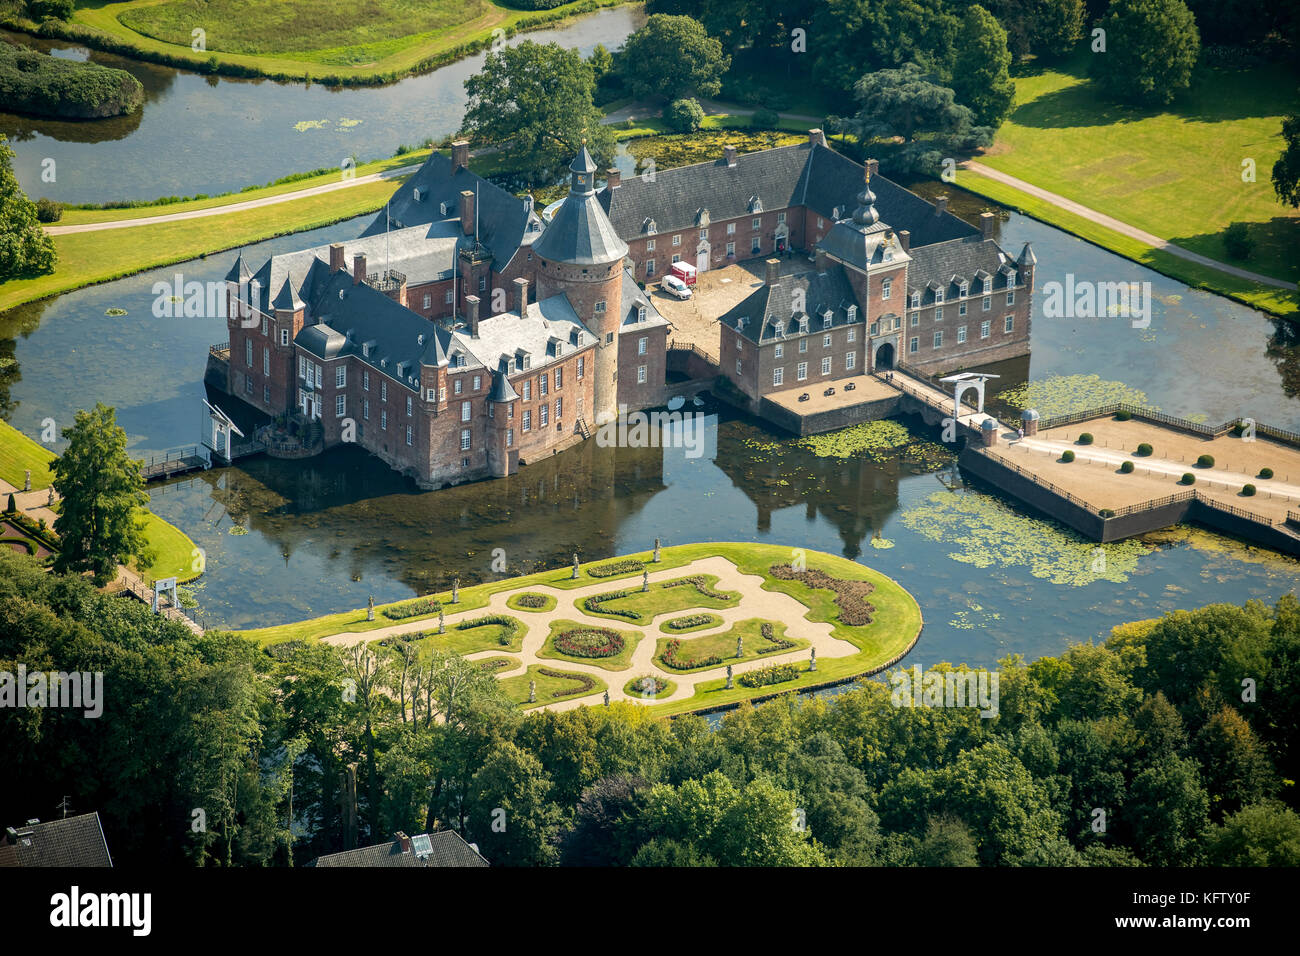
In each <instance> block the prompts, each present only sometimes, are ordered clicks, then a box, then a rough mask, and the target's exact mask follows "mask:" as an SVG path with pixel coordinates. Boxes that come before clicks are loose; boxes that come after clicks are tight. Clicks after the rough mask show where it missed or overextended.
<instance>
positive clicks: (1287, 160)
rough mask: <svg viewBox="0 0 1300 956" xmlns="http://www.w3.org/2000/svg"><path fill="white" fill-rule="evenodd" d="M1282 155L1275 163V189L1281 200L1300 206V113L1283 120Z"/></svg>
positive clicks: (1290, 204) (1289, 204)
mask: <svg viewBox="0 0 1300 956" xmlns="http://www.w3.org/2000/svg"><path fill="white" fill-rule="evenodd" d="M1282 142H1283V144H1284V147H1285V148H1284V149H1283V150H1282V155H1281V156H1279V157H1278V158H1277V162H1276V163H1274V164H1273V191H1274V192H1276V193H1277V198H1278V201H1279V202H1284V203H1286V204H1287V205H1288V206H1300V113H1293V114H1292V115H1290V116H1288V117H1286V118H1285V119H1284V120H1282Z"/></svg>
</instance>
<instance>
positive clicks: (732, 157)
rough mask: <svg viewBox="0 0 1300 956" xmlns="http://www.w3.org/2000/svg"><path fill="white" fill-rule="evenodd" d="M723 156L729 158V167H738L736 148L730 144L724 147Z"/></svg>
mask: <svg viewBox="0 0 1300 956" xmlns="http://www.w3.org/2000/svg"><path fill="white" fill-rule="evenodd" d="M722 155H723V156H725V157H727V166H728V167H731V166H735V165H736V147H734V146H732V145H731V144H730V143H728V144H727V145H726V146H723V147H722Z"/></svg>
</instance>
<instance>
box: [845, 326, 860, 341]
mask: <svg viewBox="0 0 1300 956" xmlns="http://www.w3.org/2000/svg"><path fill="white" fill-rule="evenodd" d="M845 340H846V341H848V342H856V341H857V340H858V330H857V329H855V328H853V327H852V326H849V331H848V334H847V337H846V339H845Z"/></svg>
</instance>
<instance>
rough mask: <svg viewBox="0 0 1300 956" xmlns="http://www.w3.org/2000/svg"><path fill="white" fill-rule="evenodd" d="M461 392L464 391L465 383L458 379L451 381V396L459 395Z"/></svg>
mask: <svg viewBox="0 0 1300 956" xmlns="http://www.w3.org/2000/svg"><path fill="white" fill-rule="evenodd" d="M463 391H465V383H464V382H463V381H462V380H461V379H460V378H456V379H453V380H452V383H451V393H452V394H453V395H459V394H460V393H461V392H463Z"/></svg>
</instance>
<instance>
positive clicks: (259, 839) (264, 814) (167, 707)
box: [0, 554, 1300, 866]
mask: <svg viewBox="0 0 1300 956" xmlns="http://www.w3.org/2000/svg"><path fill="white" fill-rule="evenodd" d="M381 651H382V653H380V654H378V655H375V654H371V653H369V652H367V651H365V650H357V651H354V652H340V651H338V650H335V649H331V648H328V647H325V646H321V645H305V646H296V647H290V648H289V649H288V650H287V652H283V653H280V654H278V655H276V656H275V657H273V656H271V655H270V654H268V653H266V652H264V651H263V650H261V649H259V648H258V647H256V646H254V645H253V644H251V643H249V642H247V641H245V640H243V639H241V638H237V637H234V636H232V635H229V634H222V633H219V632H215V631H210V632H208V633H207V634H206V635H205V636H203V637H196V636H195V635H193V634H192V633H191V632H190V631H189V630H187V629H186V628H185V627H184V626H183V625H180V624H177V623H175V622H169V621H166V620H164V619H163V618H160V617H156V616H154V615H152V614H151V613H150V612H149V610H148V609H147V608H145V607H144V606H142V605H139V604H136V603H135V602H132V601H129V600H124V599H120V598H112V597H107V596H104V595H102V594H100V593H98V592H97V591H95V590H94V589H93V588H92V587H91V586H90V585H89V583H87V582H86V581H84V580H82V579H80V578H77V577H70V576H64V575H58V574H50V573H45V572H44V571H42V570H41V568H40V567H39V566H38V565H37V564H36V563H35V562H34V561H33V560H32V559H30V558H27V557H25V556H21V555H12V554H0V671H9V672H11V673H12V672H16V670H17V666H18V664H19V663H22V664H25V665H26V667H27V669H28V671H29V672H33V671H38V670H40V671H47V672H48V671H58V670H64V671H72V670H81V671H102V672H103V673H104V675H105V677H104V686H105V694H104V696H105V698H106V700H105V703H104V711H103V714H102V716H100V717H99V718H97V719H95V718H87V717H85V716H83V714H82V712H81V711H74V710H70V709H55V708H45V709H38V708H12V709H11V708H4V709H0V748H3V752H4V754H5V756H6V761H7V764H8V767H7V771H8V773H7V776H8V779H9V780H10V781H12V782H13V783H14V784H15V785H11V786H9V787H6V788H4V791H3V793H2V794H0V807H2V813H0V816H2V817H3V819H4V821H5V824H6V825H12V822H13V821H21V820H26V819H28V818H29V817H34V816H35V817H41V818H46V819H48V818H49V817H50V816H52V815H53V812H54V807H55V806H56V805H57V804H58V803H59V801H60V800H62V799H63V798H64V797H65V796H66V797H69V798H70V800H71V803H72V807H73V808H74V810H75V811H77V812H84V811H88V810H98V811H99V812H100V814H101V816H102V818H103V820H104V826H105V830H106V832H107V835H108V840H109V844H110V846H111V847H112V850H113V855H114V858H115V860H117V861H118V863H119V864H121V865H158V864H178V863H183V862H184V861H186V860H188V861H190V862H192V863H193V864H195V865H235V866H262V865H278V866H284V865H302V864H303V863H306V862H308V861H310V860H311V859H313V858H314V857H315V856H317V855H319V854H320V853H322V852H331V851H334V850H337V849H340V848H341V845H342V839H343V829H342V828H343V825H344V822H343V821H344V815H343V808H342V804H341V802H340V799H339V797H340V793H341V783H342V780H343V778H344V776H345V774H346V772H347V768H348V766H349V765H355V768H356V773H357V788H356V789H357V795H358V796H357V805H358V822H359V834H358V836H359V842H360V844H361V845H366V844H368V843H374V842H380V841H382V840H385V839H389V838H390V836H391V834H392V833H393V832H394V831H396V830H398V829H401V830H404V831H406V832H408V833H414V832H422V831H424V830H426V829H429V830H432V829H442V828H452V829H455V830H458V831H460V832H461V833H462V834H464V835H465V837H466V838H467V839H470V840H473V841H475V842H477V843H478V844H479V846H480V847H481V848H482V851H483V853H484V854H485V855H486V856H487V857H488V859H489V860H491V861H492V863H493V864H494V865H555V864H558V865H621V864H640V865H761V864H806V865H885V866H909V865H1084V866H1087V865H1143V864H1146V865H1188V864H1197V863H1209V864H1272V865H1277V864H1290V865H1295V864H1297V863H1300V817H1298V816H1297V815H1296V813H1295V812H1294V804H1295V793H1294V786H1293V784H1292V783H1291V782H1290V781H1292V780H1294V779H1295V777H1296V772H1297V767H1296V763H1297V759H1298V757H1300V753H1298V751H1297V746H1298V744H1297V741H1298V740H1300V738H1298V737H1297V729H1298V728H1297V717H1298V714H1297V702H1298V701H1300V678H1298V675H1300V602H1297V601H1296V599H1295V598H1294V597H1293V596H1290V595H1288V596H1287V597H1284V598H1283V599H1282V600H1281V601H1279V602H1278V604H1277V605H1276V606H1275V607H1272V608H1269V607H1266V606H1264V605H1261V604H1258V603H1251V604H1248V605H1246V606H1245V607H1235V606H1229V605H1212V606H1209V607H1206V608H1202V609H1200V610H1198V611H1191V612H1177V613H1174V614H1170V615H1167V616H1166V617H1164V618H1161V619H1159V620H1155V621H1143V622H1136V623H1133V624H1129V625H1125V626H1123V627H1121V628H1118V629H1117V631H1116V633H1114V634H1113V635H1111V637H1110V638H1109V639H1108V640H1107V641H1106V642H1105V643H1104V644H1100V645H1098V644H1092V643H1084V644H1077V645H1075V646H1072V647H1071V648H1069V649H1068V650H1067V651H1066V652H1065V653H1063V654H1061V655H1060V656H1059V657H1048V658H1043V659H1040V660H1038V661H1034V662H1033V663H1028V664H1027V663H1026V662H1024V661H1022V660H1020V659H1019V658H1009V659H1007V660H1005V661H1003V662H1002V664H1001V666H1000V668H999V676H1000V702H999V708H998V714H997V716H996V717H993V718H981V717H980V716H979V714H978V712H977V711H976V710H974V709H967V708H921V707H918V708H909V707H898V706H895V704H894V702H893V700H892V699H891V688H890V686H889V685H888V684H885V683H882V682H878V681H867V682H864V683H863V684H861V685H860V686H856V687H854V688H853V689H851V690H849V691H848V692H846V693H844V694H842V695H840V696H837V697H834V698H831V699H815V700H804V701H800V700H798V699H797V698H785V699H779V700H777V701H774V702H770V703H767V704H764V705H761V706H758V707H749V706H745V707H742V708H740V709H739V710H736V711H734V712H732V713H730V714H728V715H727V716H726V717H725V719H724V720H722V722H721V725H720V726H719V727H718V728H717V729H716V730H714V729H710V727H709V725H708V723H707V722H706V721H705V720H704V719H703V718H702V717H698V716H689V715H688V716H683V717H678V718H676V719H673V720H667V719H658V718H650V717H648V716H646V714H645V712H644V711H643V710H640V709H639V708H637V707H635V706H633V705H628V704H624V705H619V704H615V705H614V706H611V707H608V708H606V707H599V706H597V707H582V708H577V709H574V710H570V711H565V712H561V713H549V712H545V713H539V712H532V713H527V714H524V713H520V712H519V711H518V710H517V708H515V707H514V706H513V705H511V704H509V703H507V702H505V701H504V700H502V698H501V696H500V695H499V694H498V692H497V690H496V683H495V680H494V679H493V678H492V677H491V676H490V675H488V674H486V673H484V672H482V671H480V670H479V669H478V668H477V667H476V666H474V665H472V664H468V663H467V662H465V661H463V660H462V659H461V658H458V657H454V656H449V657H446V658H442V657H435V658H434V659H433V660H432V661H430V662H428V663H425V664H419V663H416V661H415V658H414V655H412V654H410V653H408V651H409V649H408V648H405V647H403V646H401V645H400V644H399V645H393V646H389V647H387V648H383V649H381ZM196 811H199V812H196ZM291 817H292V819H293V820H294V821H295V823H294V826H293V828H292V830H291V828H290V827H289V820H290V818H291Z"/></svg>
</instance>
